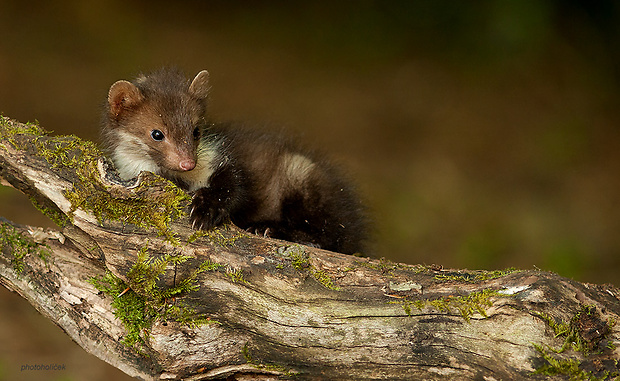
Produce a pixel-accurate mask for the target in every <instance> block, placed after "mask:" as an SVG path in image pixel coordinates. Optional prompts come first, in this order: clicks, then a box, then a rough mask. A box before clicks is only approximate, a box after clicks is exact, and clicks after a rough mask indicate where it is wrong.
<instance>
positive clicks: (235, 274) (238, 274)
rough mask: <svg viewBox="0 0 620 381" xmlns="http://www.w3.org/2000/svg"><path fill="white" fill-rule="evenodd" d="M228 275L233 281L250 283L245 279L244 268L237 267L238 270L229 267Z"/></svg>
mask: <svg viewBox="0 0 620 381" xmlns="http://www.w3.org/2000/svg"><path fill="white" fill-rule="evenodd" d="M226 275H227V276H228V277H229V278H230V279H231V280H232V281H233V282H242V283H247V284H249V283H250V282H248V281H247V280H245V278H244V277H243V270H242V269H237V270H233V269H229V270H227V271H226Z"/></svg>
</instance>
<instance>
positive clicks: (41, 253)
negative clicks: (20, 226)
mask: <svg viewBox="0 0 620 381" xmlns="http://www.w3.org/2000/svg"><path fill="white" fill-rule="evenodd" d="M0 247H2V248H3V249H4V248H6V249H8V250H9V251H10V252H11V253H12V254H13V258H12V259H11V264H12V265H13V269H14V270H15V272H17V273H18V274H20V273H21V272H22V271H24V258H25V257H26V256H27V255H36V256H37V257H39V258H41V259H42V260H43V261H44V262H46V263H47V260H48V258H49V257H50V255H51V251H50V248H49V246H47V245H45V244H40V243H36V242H35V241H34V240H33V239H32V238H30V237H27V236H24V235H23V234H22V233H21V232H19V231H18V230H17V229H15V227H14V226H12V225H11V224H9V223H5V222H0Z"/></svg>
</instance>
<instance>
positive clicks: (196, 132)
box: [194, 127, 200, 139]
mask: <svg viewBox="0 0 620 381" xmlns="http://www.w3.org/2000/svg"><path fill="white" fill-rule="evenodd" d="M199 137H200V129H199V128H198V127H196V128H194V139H198V138H199Z"/></svg>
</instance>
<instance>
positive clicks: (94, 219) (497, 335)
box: [0, 118, 620, 380]
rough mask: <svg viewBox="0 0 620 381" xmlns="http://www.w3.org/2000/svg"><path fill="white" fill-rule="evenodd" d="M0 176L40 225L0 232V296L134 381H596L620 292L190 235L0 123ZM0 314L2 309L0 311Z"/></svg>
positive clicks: (56, 147)
mask: <svg viewBox="0 0 620 381" xmlns="http://www.w3.org/2000/svg"><path fill="white" fill-rule="evenodd" d="M0 178H1V179H2V183H3V184H4V185H9V186H12V187H14V188H16V189H19V190H20V191H22V192H23V193H25V194H26V195H28V196H29V197H30V198H31V199H32V201H33V203H34V204H35V206H37V207H38V208H39V209H40V210H41V211H42V212H43V213H45V214H46V215H47V216H49V217H50V218H51V219H52V220H53V221H55V222H56V223H57V224H58V226H59V228H58V230H43V229H41V228H37V227H31V226H18V225H16V224H13V223H11V222H9V221H6V220H2V221H0V245H1V247H2V252H1V254H0V282H1V283H2V284H3V285H5V286H6V287H7V288H9V289H11V290H13V291H15V292H18V293H19V294H20V295H22V296H23V297H24V298H26V299H27V300H28V301H29V302H30V303H31V304H32V305H33V306H34V307H35V308H36V309H37V310H38V311H40V312H41V313H42V314H44V315H45V316H46V317H48V318H49V319H51V320H52V321H54V322H55V323H56V324H57V325H58V326H60V327H61V328H62V329H63V330H64V331H65V332H66V333H67V334H68V335H69V336H71V338H72V339H73V340H75V341H76V342H77V343H78V344H79V345H80V346H82V347H83V348H84V349H85V350H86V351H88V352H90V353H92V354H94V355H95V356H97V357H99V358H101V359H103V360H105V361H107V362H108V363H110V364H112V365H113V366H115V367H117V368H119V369H121V370H123V371H124V372H126V373H127V374H129V375H131V376H135V377H137V378H140V379H144V380H177V379H185V380H210V379H226V378H228V379H237V380H241V379H290V378H294V379H299V380H303V379H355V380H366V379H367V380H375V379H390V380H399V379H403V380H415V379H419V380H422V379H424V380H444V379H449V380H469V379H479V380H483V379H484V380H500V379H503V380H508V379H523V378H528V379H534V380H536V379H549V378H552V379H569V378H575V379H594V378H595V377H596V378H598V379H606V378H613V377H615V376H617V375H618V374H619V372H620V367H619V366H618V359H619V358H620V356H619V352H618V349H617V345H618V340H619V337H620V336H619V335H620V331H619V328H618V326H617V325H616V324H615V322H616V321H618V316H619V315H620V301H619V300H618V296H619V295H620V290H618V289H617V288H616V287H614V286H612V285H593V284H583V283H579V282H576V281H573V280H570V279H566V278H563V277H560V276H558V275H555V274H552V273H548V272H541V271H533V270H528V271H517V270H514V269H508V270H503V271H467V270H447V269H442V268H441V267H439V266H423V265H406V264H398V263H392V262H389V261H386V260H376V259H369V258H360V257H355V256H348V255H342V254H337V253H332V252H327V251H323V250H320V249H317V248H311V247H306V246H303V245H299V244H293V243H289V242H283V241H277V240H272V239H268V238H264V237H260V236H256V235H253V234H250V233H248V232H245V231H242V230H239V229H237V228H236V227H234V226H232V225H229V226H225V227H223V228H219V229H215V230H212V231H199V232H196V231H192V230H191V228H190V226H189V222H188V218H187V214H186V208H187V205H188V203H189V198H188V196H187V195H185V194H184V193H183V192H181V191H180V190H179V189H178V188H176V187H174V186H173V185H172V184H170V183H169V182H167V181H165V180H163V179H161V178H159V177H157V176H154V175H152V174H147V173H143V174H142V175H141V176H140V177H139V179H137V180H136V181H135V182H132V183H131V184H127V183H124V182H122V181H121V180H120V179H119V178H118V177H117V176H115V173H114V171H113V170H112V169H111V168H110V166H109V165H108V164H107V162H106V160H105V159H103V158H102V156H101V154H100V152H99V151H98V150H97V149H96V147H95V146H94V145H93V144H92V143H90V142H84V141H82V140H80V139H78V138H76V137H67V136H56V137H50V136H47V135H46V134H45V132H44V131H42V130H41V129H40V128H39V127H38V126H36V125H31V124H21V123H18V122H15V121H11V120H9V119H7V118H2V119H1V120H0ZM0 313H1V312H0Z"/></svg>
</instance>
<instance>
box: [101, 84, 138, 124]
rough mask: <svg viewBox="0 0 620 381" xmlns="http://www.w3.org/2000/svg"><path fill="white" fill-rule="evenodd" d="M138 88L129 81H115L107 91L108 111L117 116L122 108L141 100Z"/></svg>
mask: <svg viewBox="0 0 620 381" xmlns="http://www.w3.org/2000/svg"><path fill="white" fill-rule="evenodd" d="M142 99H143V97H142V94H141V93H140V90H138V88H137V87H136V86H135V85H134V84H133V83H131V82H127V81H117V82H114V84H113V85H112V86H111V87H110V91H109V92H108V104H109V105H110V112H111V113H112V114H113V115H114V116H119V115H120V113H121V112H122V111H123V109H126V108H131V107H133V106H135V105H137V104H139V103H140V102H142Z"/></svg>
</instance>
